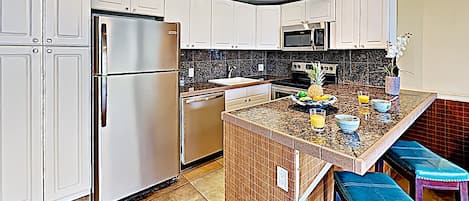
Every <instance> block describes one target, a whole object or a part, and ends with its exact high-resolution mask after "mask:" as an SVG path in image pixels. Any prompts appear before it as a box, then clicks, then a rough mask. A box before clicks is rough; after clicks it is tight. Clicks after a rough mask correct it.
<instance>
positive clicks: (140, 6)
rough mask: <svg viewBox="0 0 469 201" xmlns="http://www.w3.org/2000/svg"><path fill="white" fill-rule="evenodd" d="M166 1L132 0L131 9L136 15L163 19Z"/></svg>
mask: <svg viewBox="0 0 469 201" xmlns="http://www.w3.org/2000/svg"><path fill="white" fill-rule="evenodd" d="M164 1H165V0H132V1H131V4H130V8H131V10H132V13H134V14H140V15H151V16H160V17H163V16H164ZM168 1H172V0H168Z"/></svg>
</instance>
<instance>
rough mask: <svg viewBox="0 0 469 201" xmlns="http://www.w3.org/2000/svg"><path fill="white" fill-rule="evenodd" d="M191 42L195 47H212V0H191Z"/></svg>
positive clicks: (192, 46)
mask: <svg viewBox="0 0 469 201" xmlns="http://www.w3.org/2000/svg"><path fill="white" fill-rule="evenodd" d="M190 21H191V22H190V24H189V26H190V28H189V29H190V31H189V33H190V44H191V48H194V49H210V47H211V46H210V45H211V44H210V40H211V32H210V30H211V28H212V1H211V0H191V7H190Z"/></svg>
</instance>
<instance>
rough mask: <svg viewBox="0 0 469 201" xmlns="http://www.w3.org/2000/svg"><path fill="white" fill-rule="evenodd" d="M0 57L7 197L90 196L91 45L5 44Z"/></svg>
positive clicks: (1, 190)
mask: <svg viewBox="0 0 469 201" xmlns="http://www.w3.org/2000/svg"><path fill="white" fill-rule="evenodd" d="M0 60H1V61H2V62H0V137H1V141H0V143H1V150H0V153H1V154H0V164H1V166H0V168H1V174H0V180H1V185H0V200H5V201H6V200H23V201H42V200H47V201H49V200H74V199H76V198H79V197H82V196H85V195H87V194H89V192H90V179H91V174H90V170H91V153H90V150H91V144H90V142H91V114H90V112H91V97H90V96H91V86H90V82H91V79H90V78H91V66H90V50H89V48H79V47H76V48H73V47H41V46H38V47H31V46H16V47H13V46H3V47H0ZM43 93H44V94H43ZM43 111H44V113H43ZM43 125H44V127H43Z"/></svg>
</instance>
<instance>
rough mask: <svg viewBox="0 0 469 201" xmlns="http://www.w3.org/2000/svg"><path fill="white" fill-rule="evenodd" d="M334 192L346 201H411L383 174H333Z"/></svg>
mask: <svg viewBox="0 0 469 201" xmlns="http://www.w3.org/2000/svg"><path fill="white" fill-rule="evenodd" d="M334 179H335V186H336V192H337V193H339V194H340V195H341V197H342V198H343V199H345V200H347V201H353V200H357V201H362V200H367V201H386V200H392V201H412V198H411V197H410V196H409V195H407V194H406V193H405V192H404V191H403V190H402V189H401V188H400V187H399V185H398V184H397V183H396V182H395V181H394V180H392V179H391V178H390V177H389V176H388V175H386V174H384V173H377V172H374V173H372V172H369V173H367V174H365V175H364V176H360V175H357V174H354V173H351V172H334Z"/></svg>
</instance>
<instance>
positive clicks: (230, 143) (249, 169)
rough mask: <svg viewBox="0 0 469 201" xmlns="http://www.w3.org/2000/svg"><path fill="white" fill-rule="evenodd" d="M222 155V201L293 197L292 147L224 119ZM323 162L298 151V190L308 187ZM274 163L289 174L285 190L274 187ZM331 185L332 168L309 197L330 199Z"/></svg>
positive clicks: (331, 195) (318, 200)
mask: <svg viewBox="0 0 469 201" xmlns="http://www.w3.org/2000/svg"><path fill="white" fill-rule="evenodd" d="M224 154H225V156H224V160H225V200H227V201H232V200H236V201H237V200H250V201H251V200H263V201H264V200H269V201H275V200H282V201H283V200H294V199H295V175H294V172H295V171H294V169H295V153H294V150H293V149H292V148H289V147H288V146H285V145H282V144H279V143H276V142H274V141H273V140H270V139H268V138H267V137H264V136H263V135H260V134H256V133H254V132H251V131H249V130H247V129H244V128H241V127H239V126H236V125H234V124H231V123H228V122H226V121H225V122H224ZM324 164H325V162H324V161H321V160H319V159H317V158H314V157H312V156H309V155H306V154H302V153H300V167H301V168H300V186H301V187H300V189H301V190H300V192H304V191H305V190H306V189H307V187H308V186H309V185H310V184H311V182H312V181H313V179H314V177H316V175H317V174H318V173H319V171H320V170H321V168H322V167H323V166H324ZM277 166H281V167H283V168H285V169H286V170H287V171H288V173H289V174H288V180H289V182H288V192H285V191H284V190H282V189H280V188H278V187H277V181H276V172H277ZM333 185H334V181H333V174H332V170H331V171H329V172H328V174H327V175H326V176H325V177H324V179H323V180H322V181H321V182H320V183H319V184H318V186H317V187H316V189H314V191H313V192H312V193H311V194H310V196H309V197H308V200H312V201H323V200H332V198H333ZM302 194H303V193H301V194H299V196H302Z"/></svg>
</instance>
